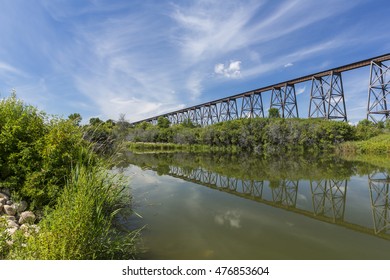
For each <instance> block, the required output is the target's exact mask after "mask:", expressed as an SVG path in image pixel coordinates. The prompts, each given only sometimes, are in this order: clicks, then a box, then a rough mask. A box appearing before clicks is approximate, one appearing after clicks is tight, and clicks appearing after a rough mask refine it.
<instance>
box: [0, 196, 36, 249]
mask: <svg viewBox="0 0 390 280" xmlns="http://www.w3.org/2000/svg"><path fill="white" fill-rule="evenodd" d="M27 208H28V205H27V202H26V201H20V202H18V203H14V202H13V201H12V200H11V197H10V194H9V193H8V192H6V191H1V192H0V225H4V226H5V231H4V232H0V235H2V234H4V233H6V234H8V235H9V236H10V237H11V240H9V241H7V243H8V244H9V245H12V243H13V242H12V236H13V235H14V234H15V233H16V232H18V231H21V232H22V233H23V234H24V235H25V236H29V235H30V234H31V233H32V232H38V231H39V227H38V226H37V225H34V222H35V221H36V216H35V214H34V213H33V212H31V211H26V209H27Z"/></svg>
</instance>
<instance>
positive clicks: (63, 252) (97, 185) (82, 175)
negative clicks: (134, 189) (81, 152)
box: [9, 162, 137, 260]
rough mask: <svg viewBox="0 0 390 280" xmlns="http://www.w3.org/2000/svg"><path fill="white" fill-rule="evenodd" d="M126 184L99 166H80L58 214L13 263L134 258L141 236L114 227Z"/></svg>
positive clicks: (15, 252)
mask: <svg viewBox="0 0 390 280" xmlns="http://www.w3.org/2000/svg"><path fill="white" fill-rule="evenodd" d="M122 191H123V182H121V180H119V181H118V179H117V178H116V177H115V175H113V174H108V172H107V171H106V170H105V169H102V168H101V167H99V166H94V165H91V166H86V165H84V164H82V162H81V163H78V164H77V165H76V166H75V167H74V168H73V169H72V172H71V177H70V178H69V180H68V182H67V184H66V186H65V189H64V191H63V192H62V194H61V196H60V197H59V199H58V202H57V206H56V208H55V210H54V211H53V212H52V213H50V215H48V216H47V217H45V218H44V219H43V220H42V221H41V223H40V226H41V228H40V231H39V232H38V233H37V234H35V235H31V236H30V237H29V238H27V240H25V244H26V245H25V246H15V247H14V249H13V250H12V251H11V253H10V255H9V258H12V259H19V260H20V259H41V260H58V259H70V260H78V259H123V258H129V257H131V256H134V248H135V246H134V245H135V238H136V236H137V232H131V233H126V234H125V233H120V232H118V231H117V230H116V229H115V228H114V227H112V224H113V219H114V217H115V215H116V213H118V210H119V209H120V208H119V206H120V205H121V203H122V201H121V199H123V196H122Z"/></svg>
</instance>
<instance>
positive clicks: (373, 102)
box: [367, 61, 390, 122]
mask: <svg viewBox="0 0 390 280" xmlns="http://www.w3.org/2000/svg"><path fill="white" fill-rule="evenodd" d="M389 69H390V66H387V65H386V64H384V63H383V62H375V61H372V62H371V71H370V84H369V86H368V103H367V119H370V120H372V121H374V122H378V121H384V120H386V119H388V118H389V115H390V110H389V107H388V104H387V98H388V96H389V95H390V71H389ZM377 116H380V117H379V118H377Z"/></svg>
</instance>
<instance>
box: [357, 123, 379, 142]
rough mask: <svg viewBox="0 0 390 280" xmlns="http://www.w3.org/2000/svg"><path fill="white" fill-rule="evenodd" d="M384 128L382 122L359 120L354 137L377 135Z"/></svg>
mask: <svg viewBox="0 0 390 280" xmlns="http://www.w3.org/2000/svg"><path fill="white" fill-rule="evenodd" d="M383 128H384V125H383V123H379V124H375V123H373V122H370V121H369V120H367V119H365V120H362V121H360V122H359V123H358V124H357V126H356V139H357V140H367V139H370V138H372V137H375V136H377V135H379V134H380V133H381V132H382V129H383Z"/></svg>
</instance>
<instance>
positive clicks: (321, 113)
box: [309, 71, 347, 121]
mask: <svg viewBox="0 0 390 280" xmlns="http://www.w3.org/2000/svg"><path fill="white" fill-rule="evenodd" d="M309 118H323V119H340V120H343V121H347V110H346V108H345V100H344V89H343V81H342V78H341V73H339V72H333V71H332V72H331V73H330V75H326V76H321V77H315V76H313V78H312V84H311V93H310V105H309Z"/></svg>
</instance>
